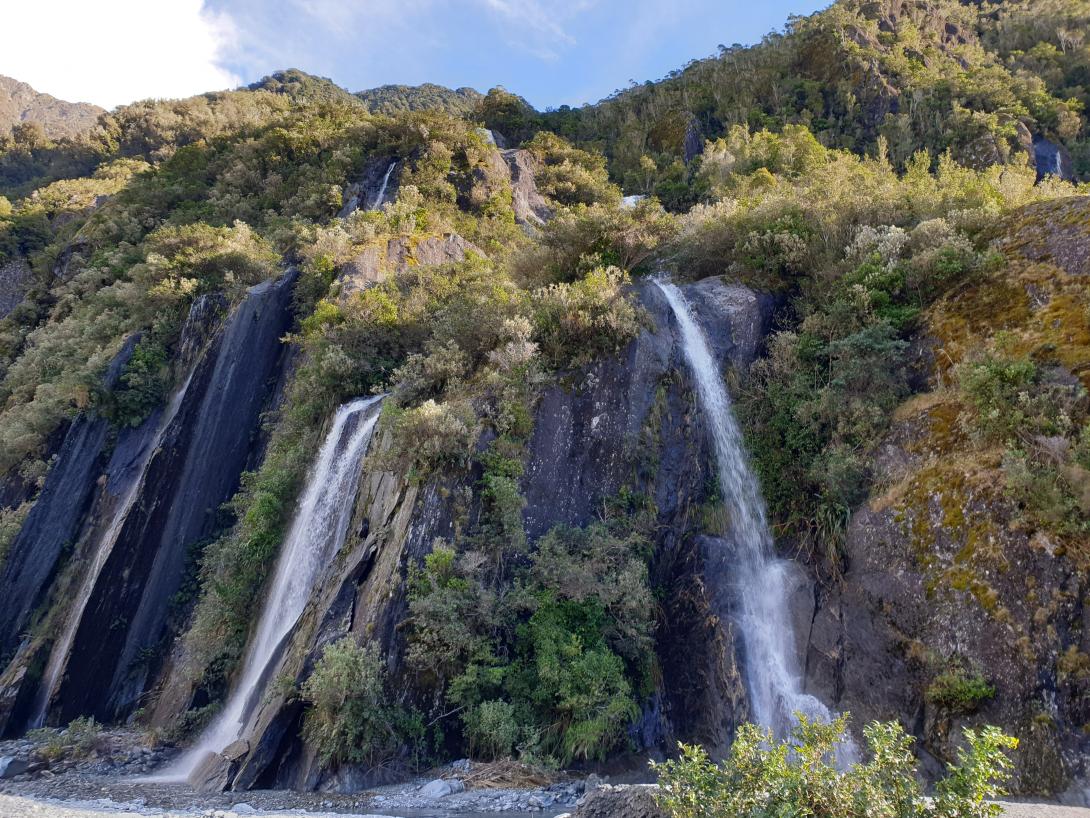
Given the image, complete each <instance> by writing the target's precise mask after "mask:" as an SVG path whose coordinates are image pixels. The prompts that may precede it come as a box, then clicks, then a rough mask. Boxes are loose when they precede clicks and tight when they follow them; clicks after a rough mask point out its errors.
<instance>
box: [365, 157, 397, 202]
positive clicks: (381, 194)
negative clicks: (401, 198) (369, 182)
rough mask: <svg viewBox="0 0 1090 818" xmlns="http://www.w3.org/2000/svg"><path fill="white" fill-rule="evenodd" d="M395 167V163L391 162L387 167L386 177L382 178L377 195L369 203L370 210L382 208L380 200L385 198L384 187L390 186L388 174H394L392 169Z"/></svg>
mask: <svg viewBox="0 0 1090 818" xmlns="http://www.w3.org/2000/svg"><path fill="white" fill-rule="evenodd" d="M395 167H397V162H396V161H395V162H391V163H390V165H389V167H387V168H386V175H385V176H383V177H382V187H380V188H379V189H378V193H377V194H376V195H375V200H374V201H373V202H371V207H370V209H371V210H378V209H379V208H380V207H382V200H383V199H384V198H386V186H387V185H388V184H390V174H391V173H393V172H394V168H395Z"/></svg>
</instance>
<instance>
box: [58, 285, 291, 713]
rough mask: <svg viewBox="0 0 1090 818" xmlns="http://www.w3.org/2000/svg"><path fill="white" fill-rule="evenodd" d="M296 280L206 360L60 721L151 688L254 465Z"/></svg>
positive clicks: (117, 705) (246, 305)
mask: <svg viewBox="0 0 1090 818" xmlns="http://www.w3.org/2000/svg"><path fill="white" fill-rule="evenodd" d="M293 283H294V276H285V277H284V278H282V279H280V280H278V281H275V282H273V281H270V282H266V283H264V284H262V285H258V286H257V287H254V288H252V289H251V290H250V292H249V294H248V295H247V297H246V298H245V299H244V300H243V302H242V303H241V304H240V305H239V306H238V307H237V308H236V309H235V311H234V312H233V313H232V314H231V315H230V317H229V318H228V319H227V321H226V323H225V325H224V327H223V329H222V331H221V332H220V333H219V334H218V335H217V336H216V337H215V338H214V339H213V340H212V342H211V343H210V344H209V345H208V347H207V349H206V351H205V352H204V353H203V354H202V355H201V356H200V359H199V360H198V362H197V364H196V367H195V369H194V371H193V373H192V376H191V378H190V379H189V381H188V385H187V387H186V391H185V394H184V396H182V398H181V404H180V406H179V408H178V411H177V414H176V415H175V416H174V418H173V420H172V421H171V422H170V423H169V425H168V426H167V427H166V428H165V429H163V430H162V432H161V434H160V436H159V437H158V439H157V440H156V449H155V452H154V454H153V456H152V458H151V460H150V461H149V462H148V464H147V467H146V470H144V471H143V472H142V474H141V479H142V480H143V484H142V485H141V486H139V489H138V491H139V493H138V496H137V500H136V502H135V503H134V504H133V505H132V507H131V510H130V511H129V513H128V515H127V517H126V518H125V520H124V522H123V524H122V525H121V527H120V531H119V533H118V534H117V538H116V542H115V544H114V545H113V548H112V550H111V552H110V554H109V556H108V558H107V559H106V561H105V563H104V566H103V568H102V571H101V574H100V575H99V577H98V579H97V581H96V583H95V586H94V588H93V590H92V592H91V595H90V597H89V599H88V602H87V605H86V609H85V610H84V613H83V617H82V619H81V621H80V624H79V628H78V630H77V631H76V637H75V641H74V644H73V646H72V651H71V654H70V656H69V659H68V663H67V671H66V674H65V677H64V680H63V682H62V684H61V686H60V688H59V691H58V693H57V695H56V705H55V707H56V712H55V714H54V718H55V719H56V720H58V721H59V722H61V723H64V722H67V721H69V720H70V719H71V718H74V717H75V716H78V715H84V714H93V715H95V716H96V717H97V718H99V719H100V720H111V719H115V718H117V717H119V716H121V715H123V714H125V713H126V712H128V710H129V709H130V708H131V707H132V706H133V704H134V702H135V701H136V700H137V698H138V697H139V696H140V694H141V693H142V692H143V689H144V687H145V685H146V684H147V682H148V678H149V674H150V673H152V672H153V671H154V668H155V662H156V659H155V657H156V655H157V648H158V647H159V645H160V640H161V639H162V638H163V636H164V632H163V629H164V625H165V622H166V618H167V615H168V613H169V611H170V600H171V599H172V597H173V596H174V594H175V592H176V591H177V590H178V588H179V586H180V584H181V581H182V577H183V574H184V572H185V570H186V563H187V559H188V556H189V553H188V552H189V549H190V548H192V547H194V546H195V545H196V544H197V543H199V542H200V541H201V540H202V539H204V538H206V537H208V536H209V535H210V534H212V533H213V532H214V531H215V530H216V528H217V527H218V526H219V525H221V524H222V521H221V520H220V519H219V508H220V506H221V505H222V504H223V503H224V502H225V501H226V500H228V499H229V498H230V497H231V495H232V494H233V493H234V491H235V490H236V488H237V486H238V480H239V475H240V474H241V472H242V470H243V468H245V466H246V464H247V462H248V459H249V456H250V449H251V446H252V444H253V438H254V434H255V432H256V430H257V426H258V421H259V416H260V413H261V411H262V409H263V408H264V407H265V406H266V405H267V401H268V399H269V396H270V394H271V391H272V389H273V387H274V386H275V380H276V377H277V374H278V371H279V367H280V365H281V363H282V360H283V349H282V346H281V344H280V343H279V339H280V337H281V336H282V335H283V333H284V332H285V331H286V330H287V329H288V326H289V323H290V299H291V290H292V285H293ZM111 477H112V478H113V479H115V480H120V481H124V479H125V476H124V475H123V474H121V473H119V474H117V475H112V476H111Z"/></svg>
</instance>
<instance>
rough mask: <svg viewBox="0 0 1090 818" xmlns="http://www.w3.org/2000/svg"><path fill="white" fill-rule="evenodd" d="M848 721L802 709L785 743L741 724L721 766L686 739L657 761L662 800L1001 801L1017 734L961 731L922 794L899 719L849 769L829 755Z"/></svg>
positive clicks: (938, 815) (765, 810)
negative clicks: (938, 775) (950, 760)
mask: <svg viewBox="0 0 1090 818" xmlns="http://www.w3.org/2000/svg"><path fill="white" fill-rule="evenodd" d="M846 727H847V716H842V717H840V718H839V719H837V720H836V721H834V722H833V723H832V724H821V723H818V722H812V721H810V720H808V719H807V718H806V717H804V716H802V715H801V714H800V715H799V723H798V725H797V726H796V728H795V730H794V731H793V732H792V734H791V736H790V737H789V738H788V739H787V740H786V741H782V742H777V741H775V740H774V739H773V738H772V736H771V734H770V733H769V732H767V731H764V730H762V729H760V728H758V727H756V726H754V725H752V724H746V725H743V726H742V728H741V729H740V730H739V731H738V737H737V738H736V739H735V742H734V744H733V746H732V747H731V750H730V754H729V755H728V756H727V758H726V760H724V761H723V762H722V764H715V763H714V762H713V761H711V759H709V758H708V755H707V753H705V752H704V750H702V749H700V748H699V747H687V746H685V745H681V757H680V758H679V759H677V760H673V761H667V762H666V763H664V764H657V765H654V766H655V768H656V769H657V770H658V773H659V783H660V785H661V788H662V790H661V794H660V795H659V799H658V800H659V804H660V806H661V807H662V809H663V810H664V811H665V812H666V814H667V815H669V816H671V818H735V817H736V816H737V817H738V818H741V816H745V818H779V817H780V816H803V815H807V816H828V818H834V816H835V818H864V816H866V817H867V818H878V817H879V816H880V818H986V816H998V815H1000V814H1001V813H1002V808H1001V807H999V806H998V805H996V804H993V803H989V799H992V798H995V797H996V796H998V795H1001V794H1003V789H1002V784H1003V782H1004V781H1005V780H1006V779H1007V778H1008V777H1009V775H1010V770H1011V761H1010V759H1009V758H1008V757H1007V754H1006V752H1005V751H1006V750H1011V749H1014V748H1015V747H1017V746H1018V740H1017V739H1015V738H1012V737H1010V736H1007V735H1004V734H1003V733H1002V732H1001V731H1000V730H999V729H998V728H996V727H985V728H983V729H982V730H980V731H979V732H977V731H974V730H968V729H967V730H965V744H966V746H965V747H964V748H963V749H960V750H958V760H957V763H956V764H952V765H950V769H949V772H948V774H947V776H946V778H944V779H943V780H942V781H940V782H939V783H938V785H937V786H936V788H935V794H934V796H933V797H932V798H928V799H925V798H924V796H923V793H922V791H921V789H920V785H919V782H918V779H917V775H916V769H915V764H914V759H913V756H912V739H911V738H910V737H909V736H907V735H905V733H904V731H903V730H902V729H901V727H900V725H898V724H897V723H896V722H888V723H881V722H872V723H871V724H869V725H867V726H866V727H865V728H864V729H863V735H864V738H865V740H866V745H867V749H868V751H869V754H870V756H871V757H870V760H869V761H867V762H866V763H861V764H858V765H856V766H854V767H851V768H849V769H846V770H840V769H837V767H836V765H834V764H833V763H832V762H831V761H830V759H831V758H832V757H833V756H834V754H835V749H836V746H837V742H838V741H839V740H840V738H841V737H842V736H843V734H844V731H845V728H846Z"/></svg>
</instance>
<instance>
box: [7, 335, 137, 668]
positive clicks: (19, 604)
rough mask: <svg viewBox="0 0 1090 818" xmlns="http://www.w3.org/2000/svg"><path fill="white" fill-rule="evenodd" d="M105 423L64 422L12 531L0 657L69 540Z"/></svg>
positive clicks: (111, 377)
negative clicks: (38, 487)
mask: <svg viewBox="0 0 1090 818" xmlns="http://www.w3.org/2000/svg"><path fill="white" fill-rule="evenodd" d="M138 340H139V337H138V336H133V337H131V338H130V339H129V340H128V341H127V342H126V343H125V345H124V346H123V347H122V349H121V351H120V352H119V353H118V354H117V355H116V356H115V358H114V360H113V362H112V363H111V364H110V366H109V368H108V370H107V372H106V375H105V378H104V385H105V386H106V388H110V387H112V385H113V384H114V383H115V382H116V381H117V379H118V377H120V375H121V372H122V370H124V368H125V365H126V364H127V363H128V361H129V358H130V357H131V355H132V351H133V349H134V348H135V346H136V343H137V341H138ZM109 431H110V423H109V421H107V420H106V419H105V418H100V417H96V416H94V415H80V416H79V417H77V418H76V419H75V420H74V421H73V422H72V425H71V426H70V427H69V429H68V432H67V434H66V435H65V437H64V443H62V444H61V447H60V451H59V452H58V453H57V456H56V460H55V462H54V463H53V465H52V467H51V468H50V470H49V473H48V475H47V476H46V480H45V485H44V486H43V487H42V491H41V494H40V495H39V497H38V500H37V502H36V503H35V504H34V507H33V508H31V510H30V513H29V514H28V515H27V518H26V520H25V521H24V523H23V526H22V528H21V529H20V530H19V533H18V534H17V535H16V536H15V539H14V540H13V541H12V544H11V546H10V548H9V551H8V554H7V557H6V559H5V560H4V565H3V573H0V640H2V641H0V654H2V655H3V657H4V659H5V661H6V659H7V658H9V657H10V656H11V653H12V652H13V651H14V650H15V648H16V647H17V645H18V644H19V641H20V639H21V637H22V631H23V628H24V627H25V626H26V624H27V622H28V618H29V616H30V614H31V611H33V609H34V608H35V607H36V606H37V605H38V604H39V603H41V601H42V600H43V596H44V594H45V591H46V589H47V587H48V584H49V581H50V580H51V579H52V576H53V573H54V570H55V569H56V565H57V560H58V559H59V558H60V556H61V553H62V551H63V550H64V548H65V547H68V546H71V545H72V544H74V542H75V540H76V538H77V535H78V533H79V529H80V525H81V524H82V522H83V515H84V514H85V513H86V511H87V508H88V505H89V503H90V500H91V495H92V492H93V490H94V487H95V479H96V477H97V475H98V471H99V469H101V468H102V464H103V460H104V456H105V448H106V443H107V439H108V436H109Z"/></svg>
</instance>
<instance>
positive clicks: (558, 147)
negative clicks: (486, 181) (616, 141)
mask: <svg viewBox="0 0 1090 818" xmlns="http://www.w3.org/2000/svg"><path fill="white" fill-rule="evenodd" d="M526 148H527V149H528V150H529V151H530V152H531V153H533V154H534V156H536V157H537V159H538V161H539V162H540V164H541V167H540V168H539V169H538V171H537V174H536V182H537V188H538V190H540V191H541V192H542V193H543V194H544V195H545V196H548V197H549V198H551V199H553V200H554V201H556V202H558V203H559V204H561V205H579V204H582V205H592V204H595V203H598V202H603V203H606V204H614V205H616V204H618V203H619V202H620V199H621V191H620V189H619V188H617V187H616V186H615V185H613V184H611V183H610V181H609V174H608V173H607V172H606V160H605V157H604V156H602V155H600V154H594V153H588V152H587V151H584V150H580V149H579V148H576V147H573V146H572V145H571V144H570V143H568V142H567V141H566V140H565V139H563V138H562V137H560V136H557V135H556V134H554V133H550V132H549V131H539V132H538V133H537V135H536V136H534V138H533V139H531V140H530V141H529V142H527V143H526Z"/></svg>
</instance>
